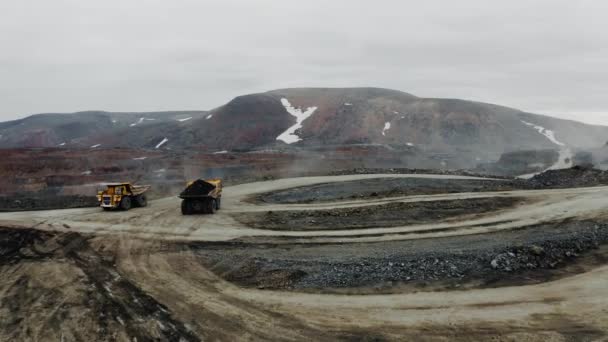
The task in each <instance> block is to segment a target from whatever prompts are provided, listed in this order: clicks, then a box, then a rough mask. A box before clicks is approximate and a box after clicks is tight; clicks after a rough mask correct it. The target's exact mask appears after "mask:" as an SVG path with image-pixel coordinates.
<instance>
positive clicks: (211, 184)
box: [179, 179, 222, 199]
mask: <svg viewBox="0 0 608 342" xmlns="http://www.w3.org/2000/svg"><path fill="white" fill-rule="evenodd" d="M221 191H222V181H221V180H219V179H208V180H202V179H197V180H195V181H193V182H191V183H190V184H188V186H187V187H186V189H184V191H182V192H181V193H180V194H179V198H182V199H187V198H201V197H213V198H217V197H219V195H220V194H221Z"/></svg>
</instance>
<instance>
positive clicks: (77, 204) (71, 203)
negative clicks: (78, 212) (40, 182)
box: [0, 193, 99, 211]
mask: <svg viewBox="0 0 608 342" xmlns="http://www.w3.org/2000/svg"><path fill="white" fill-rule="evenodd" d="M98 205H99V203H98V202H97V198H96V197H95V196H79V195H71V196H70V195H68V196H66V195H47V196H40V194H37V193H36V194H32V195H31V196H27V195H19V196H12V197H5V196H0V211H22V210H50V209H67V208H84V207H96V206H98Z"/></svg>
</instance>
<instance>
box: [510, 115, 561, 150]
mask: <svg viewBox="0 0 608 342" xmlns="http://www.w3.org/2000/svg"><path fill="white" fill-rule="evenodd" d="M521 122H523V124H524V125H526V126H530V127H532V128H534V129H535V130H537V131H538V133H540V134H542V135H544V136H545V137H547V139H549V140H551V142H552V143H554V144H555V145H558V146H566V144H564V143H563V142H561V141H558V140H557V139H556V138H555V132H553V131H552V130H549V129H546V128H544V127H542V126H538V125H535V124H533V123H531V122H527V121H524V120H521Z"/></svg>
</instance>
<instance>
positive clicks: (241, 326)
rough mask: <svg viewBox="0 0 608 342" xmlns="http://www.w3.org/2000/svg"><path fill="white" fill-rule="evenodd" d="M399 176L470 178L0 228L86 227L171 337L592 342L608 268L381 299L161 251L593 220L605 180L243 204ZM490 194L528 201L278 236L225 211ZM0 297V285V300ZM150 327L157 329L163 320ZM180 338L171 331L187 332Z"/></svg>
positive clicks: (282, 185)
mask: <svg viewBox="0 0 608 342" xmlns="http://www.w3.org/2000/svg"><path fill="white" fill-rule="evenodd" d="M398 177H424V178H448V179H474V178H470V177H455V176H435V175H392V174H391V175H353V176H337V177H308V178H297V179H283V180H277V181H270V182H260V183H251V184H244V185H239V186H234V187H228V188H226V189H225V192H224V199H223V205H224V208H223V209H222V210H220V211H219V213H218V214H217V215H213V216H186V217H184V216H182V215H181V214H180V212H179V199H177V198H165V199H161V200H157V201H152V202H151V205H150V206H149V207H148V208H143V209H134V210H131V211H129V212H111V213H107V212H101V210H99V209H98V208H94V209H70V210H54V211H40V212H21V213H2V214H0V226H3V227H13V228H32V227H33V228H35V229H39V230H45V231H53V232H61V233H66V232H70V233H73V232H78V233H82V234H93V236H94V237H93V238H92V239H91V240H90V244H91V246H92V247H93V248H94V249H97V250H100V251H101V250H102V251H103V253H106V254H111V255H112V257H113V259H112V260H113V263H114V264H115V267H116V272H117V273H118V275H119V276H118V277H119V278H120V277H122V278H125V279H128V280H129V281H130V282H132V283H133V284H135V285H136V286H137V287H139V288H140V289H141V290H142V291H144V292H145V293H147V294H148V295H150V296H151V297H153V298H155V299H156V300H157V301H158V302H160V303H162V305H164V306H165V307H166V310H167V311H168V312H169V313H170V316H171V318H172V319H173V321H172V322H173V323H171V324H173V325H174V326H175V325H176V324H177V323H176V322H178V323H179V322H181V323H183V324H184V327H185V328H183V329H182V330H176V331H177V332H176V333H175V334H177V335H179V334H185V332H187V331H190V332H192V333H193V334H194V335H195V336H197V338H200V339H220V340H267V339H274V340H315V339H318V340H336V339H344V340H349V339H355V338H361V339H384V338H386V339H395V340H404V339H405V340H408V339H416V340H420V339H426V340H438V341H444V340H458V339H461V340H489V339H494V340H526V341H547V340H553V341H562V340H568V339H570V340H593V339H600V338H602V336H604V334H605V332H608V286H606V284H608V266H602V267H598V268H595V269H593V270H591V271H589V272H586V273H582V274H579V275H575V276H571V277H567V278H563V279H560V280H556V281H552V282H547V283H543V284H538V285H526V286H512V287H501V288H493V289H474V290H460V291H444V292H420V293H403V294H386V295H339V294H312V293H309V294H307V293H297V292H284V291H269V290H259V289H251V288H241V287H239V286H236V285H234V284H232V283H230V282H227V281H225V280H224V279H223V278H222V277H221V275H218V274H216V273H214V272H213V270H210V269H208V268H206V267H204V266H203V265H202V264H201V263H200V262H199V260H198V259H197V258H198V256H197V255H195V254H193V253H191V252H190V251H188V250H187V249H179V248H178V249H177V250H175V249H172V248H169V249H165V247H164V246H165V241H182V240H183V241H229V240H234V239H243V238H250V239H249V240H247V243H253V244H255V243H266V242H267V239H271V238H273V239H276V238H277V237H281V238H283V239H285V240H286V241H289V242H290V243H324V242H339V243H358V242H363V241H382V240H404V239H416V238H432V237H441V236H450V235H463V234H480V233H486V232H492V231H497V230H508V229H516V228H520V227H524V226H529V225H531V224H534V223H538V222H549V221H554V220H561V219H566V218H597V217H602V216H604V214H605V211H606V210H605V208H606V207H607V206H608V187H595V188H581V189H564V190H539V191H506V192H505V191H501V192H484V193H460V194H445V195H433V196H408V197H405V196H404V197H393V198H382V199H375V200H361V201H359V200H353V201H343V202H337V203H336V202H334V203H317V204H306V205H299V204H293V205H280V204H272V205H256V204H251V203H249V202H247V201H245V200H246V199H247V197H249V196H251V195H253V194H257V193H261V192H267V191H274V190H280V189H286V188H290V187H294V186H304V185H311V184H319V183H326V182H338V181H350V180H359V179H373V178H398ZM496 181H497V182H498V181H499V180H496ZM492 196H506V197H525V198H531V199H534V201H531V202H530V203H529V204H527V205H524V206H520V207H516V208H511V209H506V210H501V211H499V212H497V213H496V214H495V215H484V216H482V217H479V218H471V219H470V220H466V221H459V222H451V223H437V224H422V225H415V226H403V227H390V228H373V229H349V230H332V231H289V232H287V231H286V232H281V231H270V230H264V229H252V228H249V227H247V226H245V225H243V224H241V223H239V222H237V221H236V220H234V219H233V218H232V217H231V214H235V213H242V212H255V211H268V210H273V211H279V210H318V209H328V208H342V207H352V206H367V205H376V204H382V203H388V202H395V201H403V202H415V201H436V200H445V199H468V198H482V197H492ZM272 241H273V243H276V241H275V240H272ZM100 253H101V252H100ZM13 271H14V270H13ZM117 279H118V278H117ZM110 285H111V284H110ZM110 285H108V286H110ZM3 293H4V292H3V291H0V297H2V296H3ZM0 299H1V298H0ZM133 305H135V304H133ZM163 310H165V309H163ZM165 324H166V323H165ZM123 325H124V324H123ZM159 326H160V327H161V328H159V329H161V330H163V327H164V326H163V323H162V322H159ZM165 328H166V326H165ZM62 336H63V335H62ZM184 336H185V335H184ZM184 336H182V335H179V337H183V338H184V339H185V340H192V338H187V337H188V336H185V337H184Z"/></svg>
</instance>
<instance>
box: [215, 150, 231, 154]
mask: <svg viewBox="0 0 608 342" xmlns="http://www.w3.org/2000/svg"><path fill="white" fill-rule="evenodd" d="M225 153H228V151H225V150H224V151H217V152H213V154H225Z"/></svg>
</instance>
